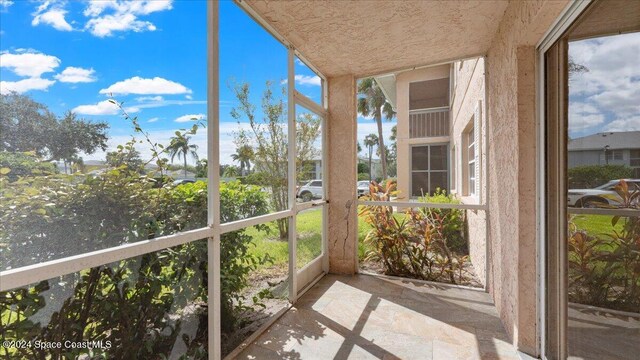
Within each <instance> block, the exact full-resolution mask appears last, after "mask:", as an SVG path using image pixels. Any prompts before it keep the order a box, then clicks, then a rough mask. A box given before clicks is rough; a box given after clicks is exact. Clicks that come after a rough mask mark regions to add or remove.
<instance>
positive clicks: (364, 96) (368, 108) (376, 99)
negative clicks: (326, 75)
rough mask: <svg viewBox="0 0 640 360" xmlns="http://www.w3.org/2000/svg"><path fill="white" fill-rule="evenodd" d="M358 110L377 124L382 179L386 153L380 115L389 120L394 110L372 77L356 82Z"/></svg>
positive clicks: (385, 168) (385, 165)
mask: <svg viewBox="0 0 640 360" xmlns="http://www.w3.org/2000/svg"><path fill="white" fill-rule="evenodd" d="M358 95H360V97H358V112H359V113H360V115H362V116H364V117H367V116H373V119H374V120H375V121H376V124H377V125H378V141H379V145H380V162H381V163H382V179H386V177H387V153H386V151H385V149H386V148H385V146H384V135H383V134H382V116H383V115H384V117H385V119H386V120H391V119H393V117H394V116H395V114H396V113H395V111H393V108H392V107H391V104H390V103H389V102H387V98H386V97H385V96H384V93H383V92H382V89H381V88H380V87H379V86H378V83H376V81H375V80H374V79H373V78H366V79H363V80H361V81H360V82H359V83H358Z"/></svg>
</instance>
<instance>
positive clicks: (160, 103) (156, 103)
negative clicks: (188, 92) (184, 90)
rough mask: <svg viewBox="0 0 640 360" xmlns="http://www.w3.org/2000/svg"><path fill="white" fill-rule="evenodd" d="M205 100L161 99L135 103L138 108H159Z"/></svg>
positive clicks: (199, 102) (200, 102) (197, 103)
mask: <svg viewBox="0 0 640 360" xmlns="http://www.w3.org/2000/svg"><path fill="white" fill-rule="evenodd" d="M206 103H207V100H161V101H144V102H140V103H138V104H136V107H138V108H140V109H151V108H159V107H164V106H171V105H205V104H206Z"/></svg>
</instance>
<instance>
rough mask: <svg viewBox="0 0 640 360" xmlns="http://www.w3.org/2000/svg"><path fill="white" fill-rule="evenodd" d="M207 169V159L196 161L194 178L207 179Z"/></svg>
mask: <svg viewBox="0 0 640 360" xmlns="http://www.w3.org/2000/svg"><path fill="white" fill-rule="evenodd" d="M208 168H209V162H208V161H207V159H200V160H198V162H197V163H196V168H195V173H196V178H198V179H202V178H206V177H208V175H209V174H208Z"/></svg>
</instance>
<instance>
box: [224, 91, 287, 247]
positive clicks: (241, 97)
mask: <svg viewBox="0 0 640 360" xmlns="http://www.w3.org/2000/svg"><path fill="white" fill-rule="evenodd" d="M232 90H233V92H234V95H235V96H236V99H237V100H238V103H239V105H238V106H237V107H234V108H232V109H231V116H232V117H233V118H234V119H236V120H237V121H238V123H239V122H240V120H241V119H242V118H243V117H245V118H246V119H247V120H248V121H249V127H250V130H248V131H245V130H240V131H239V132H238V133H236V134H235V137H236V139H235V142H236V143H237V144H254V145H253V153H254V154H255V161H256V164H255V166H254V168H258V169H260V170H259V171H261V172H262V176H263V180H264V182H263V183H262V184H261V185H262V186H265V187H269V188H270V190H271V191H270V194H271V206H272V210H273V211H282V210H285V209H286V208H287V207H288V203H289V198H288V193H287V166H286V163H287V152H288V142H287V133H286V124H287V107H286V103H285V102H284V98H285V97H286V88H284V87H283V88H282V89H281V93H280V96H277V95H274V93H273V91H272V85H271V82H270V81H267V82H266V86H265V90H264V93H263V94H262V116H256V111H255V110H256V107H255V105H253V104H252V103H251V102H250V100H249V98H250V86H249V84H248V83H241V84H236V85H235V86H234V87H233V88H232ZM278 231H279V232H280V238H282V239H286V238H287V236H288V234H289V223H288V221H286V220H278Z"/></svg>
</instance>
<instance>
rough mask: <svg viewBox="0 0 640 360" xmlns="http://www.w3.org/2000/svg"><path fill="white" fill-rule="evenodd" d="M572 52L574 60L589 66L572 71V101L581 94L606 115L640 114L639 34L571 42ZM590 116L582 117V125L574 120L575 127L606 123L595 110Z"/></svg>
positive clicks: (570, 51) (580, 96)
mask: <svg viewBox="0 0 640 360" xmlns="http://www.w3.org/2000/svg"><path fill="white" fill-rule="evenodd" d="M569 54H570V56H571V57H572V59H573V60H574V62H576V63H577V64H580V65H584V66H586V68H587V69H588V71H586V72H583V73H577V74H572V77H571V79H570V82H569V91H570V95H571V98H572V100H573V99H575V98H576V97H579V98H581V99H582V100H581V101H584V102H585V103H588V104H591V105H592V106H595V107H597V109H598V113H599V114H601V115H602V114H607V115H609V116H613V118H614V119H625V118H628V117H630V116H634V115H638V114H639V113H640V102H639V101H638V99H639V98H640V67H639V66H638V59H639V57H638V54H640V33H631V34H622V35H615V36H607V37H600V38H595V39H587V40H582V41H576V42H571V43H570V44H569ZM572 104H573V103H572ZM571 112H573V113H574V115H575V111H573V109H572V108H571V106H570V114H569V119H570V123H571ZM583 115H584V114H583ZM588 115H589V116H583V117H582V118H581V119H580V121H579V122H580V123H581V124H582V125H580V124H577V123H575V124H574V128H573V129H572V130H580V129H586V128H588V127H593V126H597V125H600V126H604V119H601V117H600V116H599V115H597V114H596V113H595V112H590V113H589V114H588ZM617 121H619V120H615V121H614V122H616V123H617ZM608 126H611V124H609V125H608ZM603 129H604V128H600V129H594V130H597V131H602V130H603Z"/></svg>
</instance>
